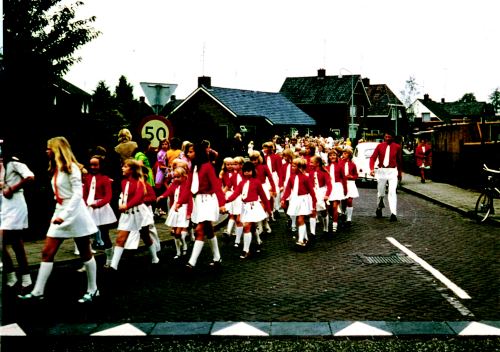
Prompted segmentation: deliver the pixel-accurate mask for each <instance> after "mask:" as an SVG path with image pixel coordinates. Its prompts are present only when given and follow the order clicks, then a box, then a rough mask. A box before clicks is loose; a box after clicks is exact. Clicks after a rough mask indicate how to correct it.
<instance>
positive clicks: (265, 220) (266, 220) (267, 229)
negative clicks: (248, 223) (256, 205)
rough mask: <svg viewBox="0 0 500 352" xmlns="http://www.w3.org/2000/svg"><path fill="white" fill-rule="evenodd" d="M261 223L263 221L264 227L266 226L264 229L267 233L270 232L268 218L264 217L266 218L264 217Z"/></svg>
mask: <svg viewBox="0 0 500 352" xmlns="http://www.w3.org/2000/svg"><path fill="white" fill-rule="evenodd" d="M263 223H264V227H265V228H266V231H267V232H268V233H271V226H269V220H268V219H267V218H266V219H264V221H263Z"/></svg>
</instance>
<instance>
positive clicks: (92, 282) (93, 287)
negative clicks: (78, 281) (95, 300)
mask: <svg viewBox="0 0 500 352" xmlns="http://www.w3.org/2000/svg"><path fill="white" fill-rule="evenodd" d="M83 265H85V271H86V272H87V292H90V293H95V291H97V283H96V276H97V265H96V263H95V258H94V257H92V258H91V259H90V260H88V261H86V262H85V263H83Z"/></svg>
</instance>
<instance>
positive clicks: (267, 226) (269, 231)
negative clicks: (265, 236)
mask: <svg viewBox="0 0 500 352" xmlns="http://www.w3.org/2000/svg"><path fill="white" fill-rule="evenodd" d="M266 232H267V233H271V232H272V230H271V226H269V223H267V224H266Z"/></svg>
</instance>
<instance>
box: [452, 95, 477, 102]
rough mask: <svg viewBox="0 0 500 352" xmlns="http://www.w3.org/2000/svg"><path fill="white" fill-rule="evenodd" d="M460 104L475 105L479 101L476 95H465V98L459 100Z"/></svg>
mask: <svg viewBox="0 0 500 352" xmlns="http://www.w3.org/2000/svg"><path fill="white" fill-rule="evenodd" d="M457 101H458V102H459V103H474V102H476V101H477V99H476V96H475V95H474V93H465V94H464V96H463V97H461V98H460V99H458V100H457Z"/></svg>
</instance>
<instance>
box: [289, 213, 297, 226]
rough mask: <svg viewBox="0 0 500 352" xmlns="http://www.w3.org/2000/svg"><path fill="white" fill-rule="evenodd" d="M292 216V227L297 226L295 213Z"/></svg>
mask: <svg viewBox="0 0 500 352" xmlns="http://www.w3.org/2000/svg"><path fill="white" fill-rule="evenodd" d="M290 217H291V218H292V227H296V226H297V217H296V216H295V215H292V216H290Z"/></svg>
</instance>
